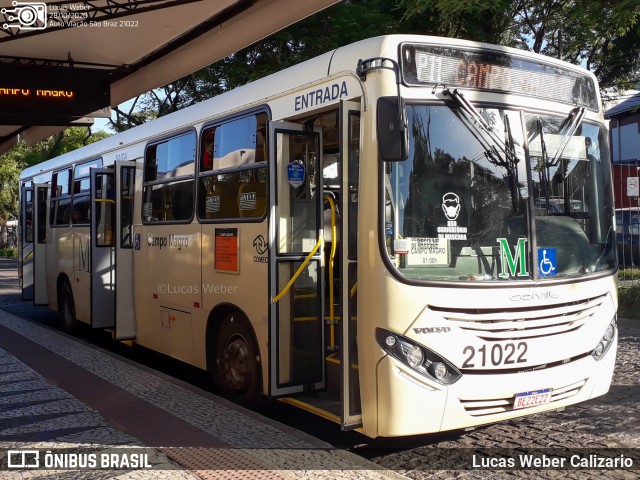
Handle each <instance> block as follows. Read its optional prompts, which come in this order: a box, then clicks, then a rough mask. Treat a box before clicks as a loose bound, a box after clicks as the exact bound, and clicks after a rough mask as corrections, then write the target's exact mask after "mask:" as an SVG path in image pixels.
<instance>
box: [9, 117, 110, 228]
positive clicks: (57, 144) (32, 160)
mask: <svg viewBox="0 0 640 480" xmlns="http://www.w3.org/2000/svg"><path fill="white" fill-rule="evenodd" d="M108 136H109V134H108V133H106V132H102V131H100V132H96V133H93V132H92V131H91V128H88V127H71V128H67V129H66V130H63V131H62V132H60V133H57V134H56V135H53V136H51V137H49V138H47V139H46V140H43V141H41V142H38V143H36V144H35V145H32V146H27V144H26V143H25V141H24V140H21V141H20V142H18V144H17V145H16V146H15V147H13V148H12V149H11V150H9V151H8V152H6V153H4V154H2V155H0V224H1V225H2V226H4V225H5V223H6V221H7V220H8V219H9V218H10V217H11V216H12V215H13V216H16V215H17V212H18V192H19V182H18V179H19V177H20V172H21V171H22V170H23V169H25V168H27V167H30V166H32V165H37V164H38V163H41V162H44V161H45V160H48V159H50V158H54V157H57V156H59V155H62V154H64V153H67V152H70V151H72V150H76V149H78V148H80V147H82V146H85V145H88V144H90V143H93V142H97V141H98V140H102V139H103V138H106V137H108Z"/></svg>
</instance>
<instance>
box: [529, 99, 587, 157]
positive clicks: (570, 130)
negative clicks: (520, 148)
mask: <svg viewBox="0 0 640 480" xmlns="http://www.w3.org/2000/svg"><path fill="white" fill-rule="evenodd" d="M584 112H585V108H584V107H576V108H574V109H573V110H571V113H570V114H569V116H568V117H567V118H565V119H564V120H563V121H562V124H561V128H562V127H565V130H564V132H562V133H561V135H562V142H560V145H559V146H558V149H557V150H556V153H554V155H553V158H552V159H551V160H550V162H549V165H550V166H552V167H555V166H557V165H558V162H559V161H560V158H561V157H562V154H563V153H564V149H565V148H567V145H568V144H569V140H571V137H573V135H574V134H575V133H576V130H577V129H578V127H579V126H580V124H581V123H582V119H583V118H584ZM540 133H542V129H540ZM540 138H542V137H540Z"/></svg>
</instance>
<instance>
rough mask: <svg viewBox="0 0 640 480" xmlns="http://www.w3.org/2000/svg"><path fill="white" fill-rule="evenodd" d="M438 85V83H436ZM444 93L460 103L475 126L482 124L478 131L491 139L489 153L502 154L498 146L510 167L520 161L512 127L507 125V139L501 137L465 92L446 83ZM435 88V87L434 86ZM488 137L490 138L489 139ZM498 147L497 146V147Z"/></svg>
mask: <svg viewBox="0 0 640 480" xmlns="http://www.w3.org/2000/svg"><path fill="white" fill-rule="evenodd" d="M436 86H437V85H436ZM442 87H443V88H442V93H443V94H444V95H447V96H448V97H450V98H451V99H452V100H453V101H454V102H456V103H457V104H458V106H459V107H460V109H461V110H462V111H463V112H465V113H466V114H467V116H468V117H469V119H470V120H472V121H471V122H469V123H470V124H471V125H473V126H474V127H477V126H478V125H480V127H481V129H478V128H476V131H478V132H479V133H484V135H482V136H483V139H484V140H485V142H487V140H489V143H490V145H488V146H486V145H485V146H486V147H487V154H488V155H492V154H493V155H498V157H500V155H499V154H498V151H497V150H498V148H499V149H500V151H501V152H502V153H503V154H504V157H503V158H504V160H506V164H507V166H508V167H510V168H513V166H514V165H515V164H517V163H518V157H517V156H516V155H515V153H514V151H513V150H514V149H515V146H514V142H513V138H512V137H511V129H510V128H509V126H508V125H507V126H506V127H505V132H504V133H505V137H506V138H505V139H501V138H500V135H498V133H497V132H496V130H495V128H493V127H492V126H490V125H489V124H488V123H487V121H486V120H485V119H484V118H483V117H482V115H480V112H478V110H476V108H475V107H474V106H473V105H472V104H471V102H469V100H467V99H466V98H465V96H464V95H463V94H461V93H460V92H459V91H458V89H454V90H453V91H451V90H449V89H448V88H447V86H446V85H443V86H442ZM434 90H435V88H434ZM487 137H488V139H487ZM496 147H497V148H496Z"/></svg>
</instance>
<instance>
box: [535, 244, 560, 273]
mask: <svg viewBox="0 0 640 480" xmlns="http://www.w3.org/2000/svg"><path fill="white" fill-rule="evenodd" d="M557 274H558V262H557V260H556V249H555V248H539V249H538V275H539V276H540V277H555V276H556V275H557Z"/></svg>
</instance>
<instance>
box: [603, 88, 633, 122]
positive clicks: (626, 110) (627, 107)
mask: <svg viewBox="0 0 640 480" xmlns="http://www.w3.org/2000/svg"><path fill="white" fill-rule="evenodd" d="M636 112H640V93H638V94H636V95H633V96H632V97H630V98H627V99H626V100H625V101H624V102H620V103H619V104H618V105H616V106H615V107H611V108H610V109H609V110H607V111H606V112H604V117H605V118H619V117H623V116H626V115H628V114H631V113H636Z"/></svg>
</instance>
